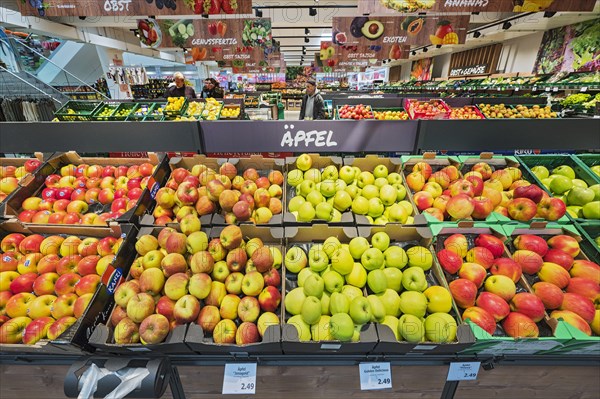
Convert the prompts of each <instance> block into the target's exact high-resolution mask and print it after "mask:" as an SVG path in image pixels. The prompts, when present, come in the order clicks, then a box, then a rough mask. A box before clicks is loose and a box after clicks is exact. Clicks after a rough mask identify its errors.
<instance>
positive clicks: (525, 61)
mask: <svg viewBox="0 0 600 399" xmlns="http://www.w3.org/2000/svg"><path fill="white" fill-rule="evenodd" d="M543 36H544V32H537V33H534V34H531V35H527V36H521V37H519V38H516V39H511V40H507V41H505V42H504V46H503V47H502V52H501V53H500V61H499V62H498V73H510V72H527V73H531V71H532V70H533V65H534V64H535V59H536V58H537V53H538V50H539V48H540V45H541V44H542V37H543Z"/></svg>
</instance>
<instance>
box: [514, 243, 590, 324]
mask: <svg viewBox="0 0 600 399" xmlns="http://www.w3.org/2000/svg"><path fill="white" fill-rule="evenodd" d="M513 245H514V247H515V248H516V251H515V252H514V253H513V255H512V257H513V260H514V261H515V262H517V263H519V264H521V265H522V269H523V273H524V274H525V277H526V278H527V279H528V281H529V282H530V283H532V284H533V285H532V290H533V293H534V294H535V295H536V296H537V297H538V298H539V299H540V300H541V302H542V306H543V307H545V308H546V309H547V310H548V311H549V312H550V317H552V318H555V319H563V320H564V321H565V322H567V323H569V324H571V325H573V326H574V327H575V328H578V329H579V330H581V331H582V332H584V333H585V334H587V335H591V334H592V332H593V333H594V334H596V335H600V309H597V308H598V306H599V305H600V266H599V265H598V264H596V263H594V262H591V261H589V260H587V259H582V258H581V257H578V255H579V254H580V252H581V249H580V247H579V243H578V242H577V240H576V239H575V238H574V237H571V236H569V235H566V234H560V235H554V236H552V237H550V238H549V239H548V240H547V241H546V240H545V239H544V238H542V237H539V236H537V235H532V234H522V235H519V236H517V237H515V238H514V240H513Z"/></svg>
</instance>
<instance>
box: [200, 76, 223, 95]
mask: <svg viewBox="0 0 600 399" xmlns="http://www.w3.org/2000/svg"><path fill="white" fill-rule="evenodd" d="M202 98H223V89H222V88H221V85H219V82H217V81H216V79H214V78H208V79H205V80H204V87H203V88H202Z"/></svg>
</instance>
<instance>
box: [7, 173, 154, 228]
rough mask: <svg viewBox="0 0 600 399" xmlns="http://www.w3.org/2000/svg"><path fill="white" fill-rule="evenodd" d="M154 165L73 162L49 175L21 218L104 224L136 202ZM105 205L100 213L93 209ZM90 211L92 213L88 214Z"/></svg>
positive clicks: (23, 220)
mask: <svg viewBox="0 0 600 399" xmlns="http://www.w3.org/2000/svg"><path fill="white" fill-rule="evenodd" d="M154 168H155V167H154V165H152V164H150V163H143V164H141V165H132V166H111V165H109V166H101V165H91V166H89V165H85V164H82V165H77V166H75V165H73V164H69V165H66V166H63V167H62V168H60V175H59V174H52V175H49V176H48V177H46V180H45V182H44V188H43V190H42V192H41V196H40V197H29V198H26V199H25V200H24V201H23V203H22V204H21V207H22V210H21V212H20V213H19V220H20V221H22V222H24V223H50V224H86V225H92V224H93V225H105V224H106V222H107V221H108V220H109V219H116V218H118V217H119V216H121V215H122V214H124V213H125V212H127V211H128V210H130V209H133V208H134V207H135V206H136V205H137V201H138V199H139V198H140V196H141V195H142V193H143V192H144V189H145V188H146V185H147V184H148V180H149V179H150V176H152V173H154ZM98 203H99V204H101V205H102V206H103V208H102V210H103V212H102V213H100V214H97V213H95V212H92V211H91V210H90V207H91V206H92V205H95V204H98ZM88 212H89V213H88Z"/></svg>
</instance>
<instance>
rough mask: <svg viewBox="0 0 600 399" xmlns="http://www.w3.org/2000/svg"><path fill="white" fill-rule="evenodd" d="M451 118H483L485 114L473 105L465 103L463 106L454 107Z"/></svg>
mask: <svg viewBox="0 0 600 399" xmlns="http://www.w3.org/2000/svg"><path fill="white" fill-rule="evenodd" d="M450 119H483V115H481V114H480V113H478V112H477V111H476V108H475V107H473V106H472V105H465V106H464V107H462V108H452V109H451V110H450Z"/></svg>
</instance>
